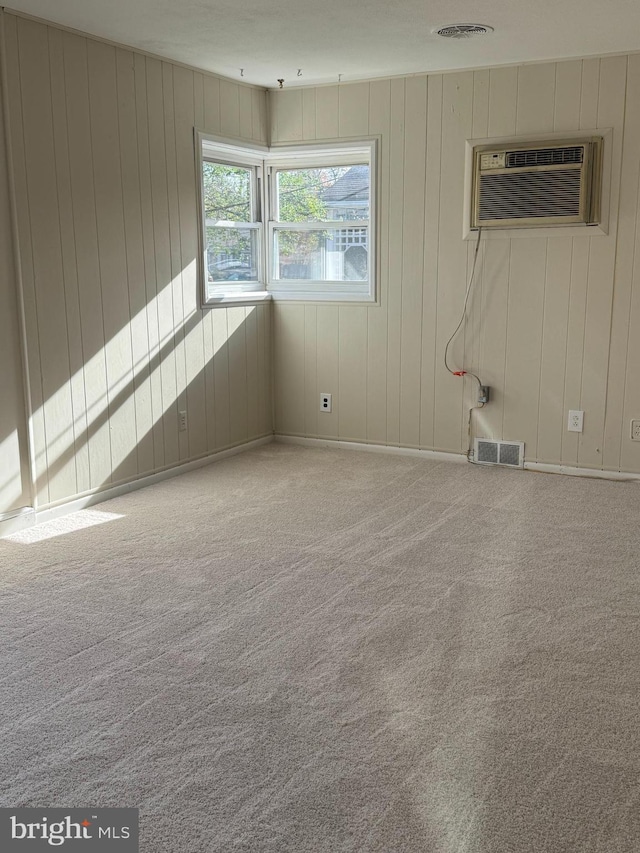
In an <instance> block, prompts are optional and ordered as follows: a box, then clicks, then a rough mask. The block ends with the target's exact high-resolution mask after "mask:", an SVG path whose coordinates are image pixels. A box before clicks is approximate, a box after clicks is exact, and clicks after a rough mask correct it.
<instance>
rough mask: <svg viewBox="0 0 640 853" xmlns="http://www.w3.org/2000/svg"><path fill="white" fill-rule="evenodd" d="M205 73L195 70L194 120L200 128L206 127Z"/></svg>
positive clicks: (195, 124)
mask: <svg viewBox="0 0 640 853" xmlns="http://www.w3.org/2000/svg"><path fill="white" fill-rule="evenodd" d="M204 78H205V75H204V74H199V73H198V72H197V71H194V72H193V121H194V127H196V128H197V129H198V130H202V129H203V128H204Z"/></svg>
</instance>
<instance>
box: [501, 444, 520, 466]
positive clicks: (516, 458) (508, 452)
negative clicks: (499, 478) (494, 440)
mask: <svg viewBox="0 0 640 853" xmlns="http://www.w3.org/2000/svg"><path fill="white" fill-rule="evenodd" d="M498 461H499V462H500V464H501V465H514V466H515V467H516V468H519V467H520V445H519V444H507V443H506V442H501V443H500V449H499V453H498Z"/></svg>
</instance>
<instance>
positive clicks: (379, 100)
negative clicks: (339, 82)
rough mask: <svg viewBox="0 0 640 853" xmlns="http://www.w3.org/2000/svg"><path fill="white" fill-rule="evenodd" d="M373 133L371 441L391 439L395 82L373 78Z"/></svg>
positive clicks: (369, 340) (369, 333)
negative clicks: (375, 263)
mask: <svg viewBox="0 0 640 853" xmlns="http://www.w3.org/2000/svg"><path fill="white" fill-rule="evenodd" d="M369 101H370V103H369V133H370V134H375V135H376V136H379V137H380V140H379V143H378V210H377V215H378V228H377V246H378V257H379V265H378V268H377V271H376V272H377V276H378V278H377V292H378V299H379V303H380V304H379V305H374V306H372V307H371V308H369V309H368V311H367V415H366V419H367V435H366V438H367V440H368V441H372V442H374V443H377V444H385V443H386V441H387V319H388V318H387V309H388V304H389V242H388V240H386V239H384V235H386V234H387V233H388V229H389V204H388V199H389V173H390V146H389V129H390V120H391V83H390V81H389V80H380V81H375V82H372V83H371V85H370V86H369Z"/></svg>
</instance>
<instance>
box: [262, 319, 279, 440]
mask: <svg viewBox="0 0 640 853" xmlns="http://www.w3.org/2000/svg"><path fill="white" fill-rule="evenodd" d="M260 309H261V312H262V316H263V329H264V366H265V369H264V379H265V382H264V392H263V395H261V397H262V396H263V397H264V415H265V422H264V424H265V432H270V431H272V430H273V429H274V428H275V426H274V414H273V398H274V389H273V385H274V373H273V313H274V310H273V305H261V306H260Z"/></svg>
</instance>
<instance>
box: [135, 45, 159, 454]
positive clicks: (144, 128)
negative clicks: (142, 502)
mask: <svg viewBox="0 0 640 853" xmlns="http://www.w3.org/2000/svg"><path fill="white" fill-rule="evenodd" d="M133 61H134V85H135V110H136V135H137V142H138V173H139V177H140V215H141V226H142V255H143V264H144V294H145V295H144V299H145V303H146V305H145V314H146V327H147V335H148V344H147V353H146V361H148V363H149V368H148V370H149V389H150V398H151V421H152V436H153V467H154V468H156V469H157V468H162V467H163V466H164V459H165V455H164V410H163V397H162V368H161V365H160V321H159V317H158V291H157V270H156V255H155V234H154V215H153V190H152V185H151V161H150V149H149V121H148V115H149V112H148V99H147V65H146V59H145V57H144V56H141V55H140V54H134V59H133ZM143 346H144V344H143Z"/></svg>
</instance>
